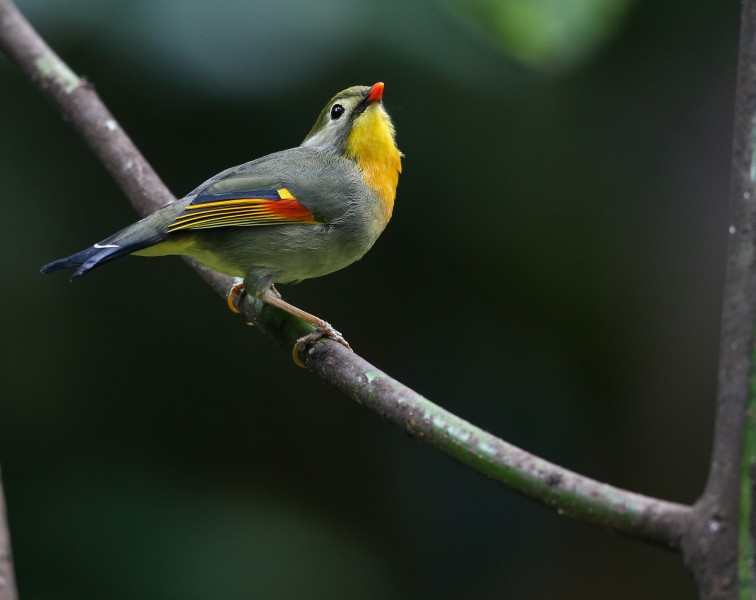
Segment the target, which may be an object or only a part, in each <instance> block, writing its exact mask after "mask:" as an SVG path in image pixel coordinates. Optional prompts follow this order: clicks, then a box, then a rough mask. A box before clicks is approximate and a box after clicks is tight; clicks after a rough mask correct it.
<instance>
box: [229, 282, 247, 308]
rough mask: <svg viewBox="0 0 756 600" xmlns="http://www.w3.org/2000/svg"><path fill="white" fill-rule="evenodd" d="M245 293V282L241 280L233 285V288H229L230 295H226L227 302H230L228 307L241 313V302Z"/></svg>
mask: <svg viewBox="0 0 756 600" xmlns="http://www.w3.org/2000/svg"><path fill="white" fill-rule="evenodd" d="M243 294H244V282H243V281H239V282H237V283H235V284H234V285H232V286H231V289H230V290H228V296H227V297H226V302H228V308H229V309H230V310H231V312H232V313H234V314H237V315H238V314H239V312H241V311H240V310H239V303H240V302H241V299H242V296H243Z"/></svg>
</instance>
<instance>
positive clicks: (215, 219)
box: [168, 188, 317, 233]
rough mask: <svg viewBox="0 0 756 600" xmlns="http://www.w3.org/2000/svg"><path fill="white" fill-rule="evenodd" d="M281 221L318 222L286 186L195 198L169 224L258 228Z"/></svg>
mask: <svg viewBox="0 0 756 600" xmlns="http://www.w3.org/2000/svg"><path fill="white" fill-rule="evenodd" d="M284 223H317V221H316V220H315V217H314V216H313V214H312V212H310V210H309V209H308V208H307V207H306V206H304V205H302V204H301V203H300V202H299V201H298V200H297V199H296V198H295V197H294V196H293V195H292V194H291V192H290V191H289V190H287V189H286V188H281V189H278V190H250V191H246V192H241V193H232V194H216V195H210V194H208V195H207V196H203V197H198V198H195V199H194V201H193V202H192V203H191V204H189V205H188V206H187V207H186V208H185V209H184V212H182V213H181V214H180V215H179V216H178V217H176V218H175V219H174V220H173V222H172V223H171V224H170V225H169V226H168V233H173V232H175V231H181V230H182V229H210V228H213V227H258V226H261V225H280V224H284Z"/></svg>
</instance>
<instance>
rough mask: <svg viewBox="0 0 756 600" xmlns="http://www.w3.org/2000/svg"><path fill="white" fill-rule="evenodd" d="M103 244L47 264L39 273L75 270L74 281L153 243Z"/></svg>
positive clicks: (72, 277) (72, 278)
mask: <svg viewBox="0 0 756 600" xmlns="http://www.w3.org/2000/svg"><path fill="white" fill-rule="evenodd" d="M107 241H108V240H105V242H107ZM105 242H102V243H100V244H95V245H94V246H90V247H89V248H86V249H84V250H82V251H81V252H77V253H76V254H72V255H71V256H69V257H67V258H61V259H59V260H54V261H53V262H51V263H48V264H46V265H45V266H44V267H42V268H41V269H40V271H41V272H42V273H52V272H54V271H62V270H64V269H76V271H75V272H74V274H73V275H72V276H71V280H74V279H76V278H77V277H81V276H82V275H84V273H86V272H87V271H91V270H92V269H94V268H95V267H99V266H100V265H104V264H105V263H106V262H109V261H111V260H113V259H115V258H118V257H119V256H123V255H124V254H130V253H132V252H135V251H137V250H140V249H142V248H145V247H147V246H149V245H151V243H153V242H152V241H149V242H145V243H141V244H128V245H124V246H120V245H116V244H107V243H105Z"/></svg>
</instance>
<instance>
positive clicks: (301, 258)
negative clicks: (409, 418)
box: [41, 82, 403, 366]
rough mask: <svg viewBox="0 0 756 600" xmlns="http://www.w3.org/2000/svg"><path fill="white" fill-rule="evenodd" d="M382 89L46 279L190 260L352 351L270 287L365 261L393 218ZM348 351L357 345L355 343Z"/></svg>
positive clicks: (392, 156)
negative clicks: (121, 264) (127, 264)
mask: <svg viewBox="0 0 756 600" xmlns="http://www.w3.org/2000/svg"><path fill="white" fill-rule="evenodd" d="M383 91H384V84H383V82H378V83H375V84H374V85H372V86H364V85H357V86H352V87H349V88H347V89H345V90H343V91H341V92H339V93H338V94H336V95H335V96H334V97H333V98H331V100H330V101H329V102H328V104H326V105H325V107H324V108H323V110H322V111H321V112H320V115H319V116H318V118H317V120H316V121H315V124H314V125H313V127H312V129H311V130H310V132H309V133H308V134H307V136H306V137H305V138H304V140H303V141H302V143H301V144H300V145H299V146H296V147H293V148H290V149H288V150H282V151H279V152H274V153H272V154H268V155H266V156H263V157H261V158H258V159H255V160H252V161H250V162H247V163H244V164H241V165H239V166H235V167H231V168H229V169H226V170H225V171H222V172H220V173H218V174H217V175H215V176H214V177H211V178H210V179H208V180H207V181H205V182H204V183H202V184H201V185H200V186H198V187H197V188H195V189H194V190H192V191H191V192H190V193H189V194H187V195H186V196H184V197H183V198H181V199H178V200H175V201H174V202H171V203H170V204H167V205H166V206H164V207H163V208H160V209H158V210H157V211H155V212H153V213H151V214H150V215H148V216H146V217H145V218H143V219H141V220H140V221H137V222H136V223H133V224H132V225H129V226H128V227H126V228H124V229H122V230H120V231H118V232H117V233H115V234H113V235H111V236H109V237H107V238H105V239H103V240H101V241H99V242H97V243H95V244H93V245H92V246H90V247H88V248H85V249H84V250H82V251H80V252H77V253H75V254H72V255H71V256H68V257H66V258H62V259H59V260H55V261H53V262H50V263H48V264H46V265H44V266H43V267H42V269H41V271H42V272H43V273H51V272H54V271H60V270H65V269H75V271H74V273H73V275H72V277H71V281H73V280H74V279H76V278H77V277H80V276H81V275H84V274H85V273H88V272H89V271H91V270H92V269H94V268H96V267H99V266H100V265H103V264H105V263H108V262H110V261H112V260H114V259H116V258H120V257H122V256H126V255H128V254H130V255H135V256H167V255H183V256H189V257H192V258H194V259H196V260H197V261H198V262H200V263H201V264H202V265H204V266H206V267H209V268H210V269H212V270H215V271H218V272H220V273H223V274H225V275H231V276H234V277H237V278H240V279H241V281H239V282H238V283H237V284H236V285H234V286H233V288H232V289H231V291H230V293H229V296H228V303H229V307H230V308H231V309H232V310H234V311H235V312H238V311H239V305H240V302H241V301H242V300H243V297H244V296H243V294H244V293H246V294H248V295H250V296H251V297H253V298H258V299H260V300H262V301H263V302H265V303H266V304H269V305H271V306H275V307H277V308H279V309H281V310H284V311H286V312H288V313H290V314H292V315H294V316H296V317H298V318H300V319H302V320H304V321H305V322H307V323H309V324H310V325H312V326H313V327H314V328H315V330H314V331H313V332H312V333H310V334H308V335H306V336H303V337H301V338H299V340H298V341H297V343H296V344H295V346H294V350H293V356H294V360H295V362H296V363H297V364H298V365H300V366H304V365H303V364H302V362H301V360H300V359H299V358H298V352H299V351H300V350H301V349H302V348H303V346H304V344H305V343H307V342H309V341H314V340H317V339H319V338H321V337H323V336H327V337H329V338H331V339H333V340H334V341H337V342H339V343H341V344H343V345H344V346H346V347H347V348H350V346H349V344H348V343H347V342H346V340H345V339H344V337H343V336H342V335H341V334H340V333H339V332H338V331H336V330H335V329H334V328H333V327H332V326H331V325H330V324H329V323H327V322H326V321H324V320H322V319H320V318H318V317H316V316H315V315H312V314H310V313H308V312H306V311H304V310H302V309H300V308H298V307H296V306H294V305H292V304H289V303H288V302H286V301H285V300H283V298H282V297H281V294H280V293H279V292H278V290H277V288H276V287H275V284H287V283H295V282H299V281H302V280H305V279H311V278H314V277H321V276H323V275H328V274H329V273H333V272H334V271H337V270H339V269H342V268H344V267H346V266H348V265H350V264H351V263H353V262H355V261H356V260H359V259H360V258H362V256H363V255H364V254H365V253H366V252H367V251H368V250H369V249H370V248H371V247H372V246H373V244H374V243H375V241H376V240H377V239H378V237H379V236H380V234H381V233H382V232H383V230H384V229H385V227H386V225H387V224H388V222H389V220H390V219H391V215H392V213H393V208H394V201H395V198H396V188H397V185H398V182H399V174H400V173H401V170H402V157H403V154H402V153H401V152H400V151H399V149H398V147H397V144H396V130H395V127H394V124H393V122H392V120H391V117H390V116H389V114H388V112H387V111H386V109H385V107H384V106H383ZM350 349H351V348H350Z"/></svg>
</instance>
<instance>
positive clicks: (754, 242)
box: [683, 0, 756, 600]
mask: <svg viewBox="0 0 756 600" xmlns="http://www.w3.org/2000/svg"><path fill="white" fill-rule="evenodd" d="M755 69H756V7H755V5H754V0H743V4H742V11H741V29H740V50H739V56H738V70H737V84H736V90H735V118H734V131H733V158H732V172H731V189H730V213H731V214H730V228H729V232H730V239H729V248H728V257H727V273H726V279H725V291H724V306H723V309H722V333H721V340H720V344H721V346H720V356H719V386H718V392H717V409H716V420H715V423H714V445H713V450H712V457H711V465H710V469H709V477H708V481H707V483H706V488H705V490H704V493H703V495H702V496H701V498H700V499H699V501H698V502H697V503H696V505H695V507H694V514H695V517H694V518H693V519H692V521H691V529H690V530H689V531H688V533H687V534H686V536H685V539H684V542H683V550H684V554H685V556H686V559H687V562H688V565H689V566H690V567H691V569H692V570H693V573H694V575H695V577H696V579H697V582H698V587H699V590H700V593H701V597H702V598H706V599H709V600H714V599H717V600H718V599H724V598H734V597H736V596H737V595H738V592H739V590H738V572H737V566H738V560H739V558H740V560H741V565H745V572H744V573H743V574H742V576H743V577H745V580H743V581H742V582H741V584H742V585H743V586H745V587H743V588H742V589H741V590H740V593H741V594H742V593H743V592H745V591H746V589H747V586H748V585H753V577H754V573H753V569H754V565H753V564H750V566H748V565H747V550H748V547H749V544H746V546H745V547H741V548H740V551H739V548H738V530H739V528H740V529H741V531H742V529H743V528H745V529H746V530H748V531H746V532H744V533H745V536H743V537H742V538H741V541H743V542H747V541H750V547H751V549H752V544H753V532H752V531H750V528H751V526H752V524H751V523H750V519H751V518H752V517H751V515H752V508H753V507H752V501H753V499H752V498H751V494H750V493H746V494H744V495H743V498H742V502H741V492H743V491H745V492H749V491H750V490H741V469H745V473H744V475H745V478H744V482H743V483H744V484H745V485H747V486H749V487H750V486H751V482H750V476H752V475H753V473H752V470H751V469H749V466H750V465H749V464H748V459H749V457H748V456H743V458H742V459H741V454H742V453H743V449H744V446H743V439H744V434H746V435H747V436H748V437H749V438H750V439H751V442H754V441H755V440H753V436H754V432H753V431H752V430H749V427H750V428H752V427H753V423H752V420H750V419H749V421H746V403H747V400H748V390H749V376H752V374H753V373H754V364H753V363H752V362H751V355H752V353H753V351H754V329H753V328H754V324H755V323H756V320H755V319H756V227H754V225H755V224H756V186H755V185H754V178H755V177H756V164H754V152H753V144H754V139H756V138H754V135H755V134H756V129H755V128H754V125H755V124H756V71H755ZM741 461H743V462H742V463H741ZM749 472H750V475H749ZM741 511H742V512H741ZM743 518H745V519H746V521H745V522H744V521H743V520H742V519H743ZM741 535H742V534H741ZM743 560H745V563H743V562H742V561H743ZM748 580H750V583H749V582H748ZM740 597H746V596H743V595H741V596H740ZM747 597H752V596H750V595H748V596H747Z"/></svg>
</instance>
